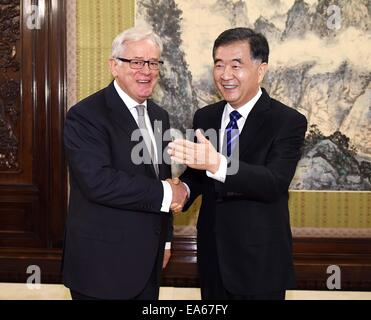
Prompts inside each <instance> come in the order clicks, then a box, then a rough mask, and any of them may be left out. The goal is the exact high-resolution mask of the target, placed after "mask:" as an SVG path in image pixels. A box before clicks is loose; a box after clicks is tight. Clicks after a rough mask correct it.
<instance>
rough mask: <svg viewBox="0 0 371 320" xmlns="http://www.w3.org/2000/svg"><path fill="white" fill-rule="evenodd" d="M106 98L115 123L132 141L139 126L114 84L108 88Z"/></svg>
mask: <svg viewBox="0 0 371 320" xmlns="http://www.w3.org/2000/svg"><path fill="white" fill-rule="evenodd" d="M105 96H106V101H107V106H108V108H109V109H110V110H111V112H112V119H113V121H115V122H116V123H117V124H118V125H119V127H120V128H121V129H122V130H123V131H125V132H126V134H127V135H128V136H129V138H130V140H131V135H132V133H133V131H134V130H136V129H138V125H137V123H136V122H135V120H134V118H133V116H132V114H131V112H130V111H129V109H128V108H127V106H126V104H125V103H124V101H122V99H121V98H120V96H119V95H118V93H117V91H116V89H115V87H114V85H113V82H112V83H111V84H110V85H109V86H108V87H107V88H106V91H105Z"/></svg>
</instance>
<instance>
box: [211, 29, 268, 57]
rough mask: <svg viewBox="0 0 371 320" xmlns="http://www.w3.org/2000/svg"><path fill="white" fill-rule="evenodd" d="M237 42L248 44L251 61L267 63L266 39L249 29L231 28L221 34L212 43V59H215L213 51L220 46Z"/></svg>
mask: <svg viewBox="0 0 371 320" xmlns="http://www.w3.org/2000/svg"><path fill="white" fill-rule="evenodd" d="M239 41H247V42H248V43H249V45H250V52H251V59H253V60H261V62H266V63H268V57H269V45H268V41H267V39H266V38H265V36H264V35H263V34H261V33H258V32H255V31H254V30H252V29H250V28H233V29H228V30H225V31H224V32H222V33H221V34H220V35H219V37H218V38H217V39H216V40H215V42H214V47H213V58H214V59H215V51H216V49H217V48H219V47H220V46H223V45H227V44H231V43H233V42H239Z"/></svg>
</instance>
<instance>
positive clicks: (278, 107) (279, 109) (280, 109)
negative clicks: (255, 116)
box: [271, 98, 307, 122]
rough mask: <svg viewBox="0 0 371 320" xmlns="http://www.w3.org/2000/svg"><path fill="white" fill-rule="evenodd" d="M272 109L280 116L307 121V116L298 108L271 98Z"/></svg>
mask: <svg viewBox="0 0 371 320" xmlns="http://www.w3.org/2000/svg"><path fill="white" fill-rule="evenodd" d="M271 103H272V109H273V111H274V112H275V113H277V114H281V116H282V117H286V118H288V119H292V120H296V121H300V122H303V121H304V122H307V118H306V117H305V116H304V115H303V114H302V113H300V112H299V111H298V110H296V109H294V108H292V107H289V106H287V105H285V104H284V103H282V102H280V101H278V100H276V99H273V98H271Z"/></svg>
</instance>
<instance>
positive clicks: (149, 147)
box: [135, 104, 159, 177]
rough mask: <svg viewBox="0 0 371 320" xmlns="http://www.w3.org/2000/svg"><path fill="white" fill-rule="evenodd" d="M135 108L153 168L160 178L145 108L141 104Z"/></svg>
mask: <svg viewBox="0 0 371 320" xmlns="http://www.w3.org/2000/svg"><path fill="white" fill-rule="evenodd" d="M135 108H136V109H137V111H138V127H139V129H140V132H141V134H142V137H143V140H144V143H145V144H146V147H147V150H148V151H149V155H150V157H151V160H152V164H153V167H154V169H155V172H156V175H157V177H158V176H159V169H158V164H157V162H156V161H155V155H154V152H155V151H154V145H153V143H152V139H151V136H150V135H149V133H148V128H147V126H146V121H145V117H144V111H145V110H144V109H145V106H143V105H141V104H140V105H138V106H135ZM144 158H145V157H144Z"/></svg>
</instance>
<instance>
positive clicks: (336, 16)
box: [136, 0, 371, 191]
mask: <svg viewBox="0 0 371 320" xmlns="http://www.w3.org/2000/svg"><path fill="white" fill-rule="evenodd" d="M370 11H371V1H369V0H331V1H330V0H306V1H304V0H295V1H294V0H251V1H248V0H246V1H233V0H202V1H199V0H156V1H155V0H139V1H137V16H136V18H137V23H138V24H139V23H144V22H145V23H147V24H150V25H151V26H152V27H153V28H154V30H155V31H156V32H157V33H159V34H160V35H161V36H162V39H163V40H164V42H165V46H164V54H163V58H164V60H165V62H166V64H165V67H164V70H162V75H161V81H160V83H159V87H158V90H157V91H156V95H155V97H154V99H155V100H157V101H158V102H159V103H160V104H162V105H163V106H164V107H165V108H166V109H167V110H168V111H169V113H170V115H171V121H172V125H173V127H174V128H177V129H179V130H181V131H183V132H184V130H185V129H186V128H190V127H191V126H192V116H193V114H194V112H195V110H197V109H198V108H201V107H203V106H205V105H206V104H209V103H212V102H215V101H217V100H219V99H220V98H219V97H218V94H217V92H216V91H215V88H214V85H213V80H212V75H211V71H212V57H211V50H212V45H213V41H214V40H215V38H216V37H217V36H218V35H219V34H220V33H221V32H222V31H224V30H225V29H228V28H231V27H236V26H246V27H250V28H254V29H256V30H257V31H259V32H261V33H263V34H264V35H265V36H266V37H267V38H268V41H269V44H270V49H271V53H270V61H269V65H270V71H269V72H268V74H267V76H266V78H265V81H264V84H263V86H264V87H265V88H266V89H267V90H268V92H269V93H270V95H271V96H272V97H274V98H276V99H278V100H280V101H282V102H283V103H285V104H287V105H289V106H291V107H293V108H295V109H297V110H298V111H300V112H301V113H303V114H304V115H305V116H306V117H307V119H308V122H309V125H310V126H309V128H308V132H307V136H306V142H305V146H304V148H303V157H302V159H301V161H300V162H299V165H298V168H297V172H296V175H295V178H294V180H293V182H292V184H291V188H292V189H297V190H358V191H361V190H371V181H370V180H371V139H370V138H369V137H370V136H371V124H370V120H371V106H370V101H371V86H370V79H371V63H370V62H371V47H370V43H371V41H370V40H371V33H370V24H371V19H370Z"/></svg>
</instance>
